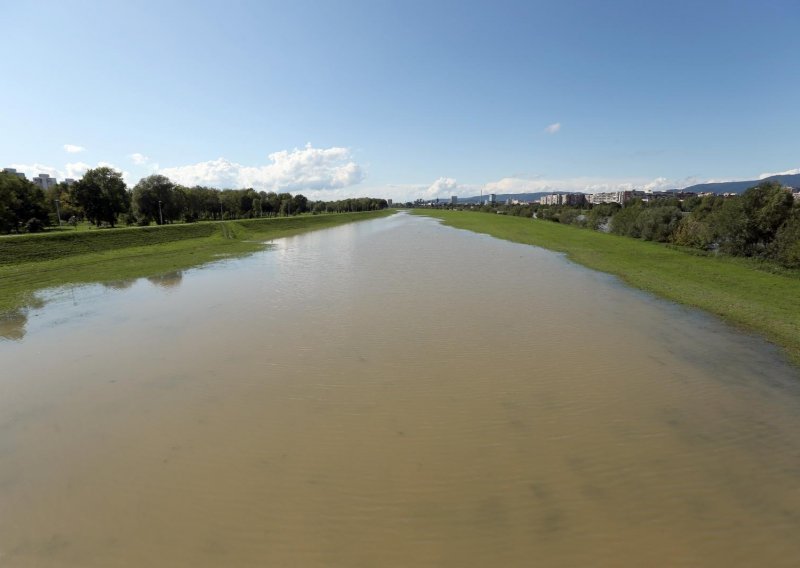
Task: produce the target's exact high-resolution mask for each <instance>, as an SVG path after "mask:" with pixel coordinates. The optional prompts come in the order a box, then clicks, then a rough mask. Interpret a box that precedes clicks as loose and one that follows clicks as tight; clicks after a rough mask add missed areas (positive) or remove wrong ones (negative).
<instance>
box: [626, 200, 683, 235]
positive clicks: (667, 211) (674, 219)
mask: <svg viewBox="0 0 800 568" xmlns="http://www.w3.org/2000/svg"><path fill="white" fill-rule="evenodd" d="M680 220H681V210H680V209H679V208H678V207H675V206H674V205H667V206H661V207H648V208H646V209H642V211H641V212H640V213H639V215H638V217H637V218H636V221H635V224H636V230H637V231H638V232H639V235H640V236H641V237H642V238H643V239H644V240H646V241H657V242H659V243H665V242H668V241H670V240H672V235H673V233H674V232H675V229H676V228H677V227H678V223H679V222H680Z"/></svg>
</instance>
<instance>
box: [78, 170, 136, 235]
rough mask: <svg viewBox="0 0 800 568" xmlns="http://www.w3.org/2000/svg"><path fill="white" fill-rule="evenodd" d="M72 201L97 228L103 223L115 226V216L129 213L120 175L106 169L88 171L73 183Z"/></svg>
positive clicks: (127, 194)
mask: <svg viewBox="0 0 800 568" xmlns="http://www.w3.org/2000/svg"><path fill="white" fill-rule="evenodd" d="M72 200H73V201H74V203H75V204H77V205H78V206H80V207H82V208H83V211H84V213H85V214H86V218H87V219H89V221H91V222H92V223H94V224H95V225H96V226H98V227H99V226H100V224H101V223H103V222H105V223H108V224H109V225H111V226H112V227H113V226H114V225H116V223H117V216H118V215H119V214H120V213H125V212H127V211H129V210H130V204H131V197H130V194H129V193H128V191H127V187H126V186H125V182H124V181H123V180H122V174H121V173H120V172H118V171H116V170H113V169H111V168H107V167H102V168H95V169H92V170H89V171H88V172H86V173H85V174H84V175H83V177H82V178H81V179H80V180H79V181H77V182H75V185H73V186H72Z"/></svg>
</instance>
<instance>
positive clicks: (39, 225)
mask: <svg viewBox="0 0 800 568" xmlns="http://www.w3.org/2000/svg"><path fill="white" fill-rule="evenodd" d="M25 231H26V232H28V233H41V232H42V231H44V223H43V222H42V220H41V219H39V218H37V217H31V218H30V219H28V222H27V223H25Z"/></svg>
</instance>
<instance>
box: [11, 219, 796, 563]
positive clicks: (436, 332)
mask: <svg viewBox="0 0 800 568" xmlns="http://www.w3.org/2000/svg"><path fill="white" fill-rule="evenodd" d="M275 244H276V246H275V248H273V249H271V250H269V251H265V252H263V253H258V254H255V255H253V256H251V257H248V258H244V259H237V260H232V261H227V262H225V263H221V264H219V265H213V266H211V267H206V268H203V269H198V270H190V271H186V272H184V273H183V274H182V275H180V276H179V277H169V278H165V279H157V280H154V281H152V282H148V281H145V280H141V281H138V282H136V283H135V284H133V285H132V286H129V287H127V288H124V289H118V290H115V289H110V288H104V287H102V286H95V287H86V288H81V289H78V290H73V291H71V292H67V291H61V292H56V293H54V294H53V297H52V299H51V301H50V302H49V303H48V304H46V305H45V306H43V307H42V308H41V309H39V310H33V311H31V313H29V314H28V316H27V321H25V322H22V323H21V325H22V326H24V328H25V330H26V333H27V335H25V336H24V337H16V339H17V340H16V341H6V342H3V343H0V363H2V368H3V369H4V372H3V379H2V380H1V381H0V466H1V467H0V511H2V512H3V514H2V515H0V564H2V565H3V566H6V565H8V566H141V565H194V566H219V565H231V566H242V565H245V566H246V565H272V566H284V565H299V566H358V565H369V566H408V565H416V566H442V565H458V566H487V565H504V566H530V565H531V564H532V563H536V564H541V565H546V566H575V565H592V566H641V565H664V564H667V565H702V566H752V565H769V566H790V565H792V564H793V562H792V561H793V560H794V559H796V558H798V557H800V541H799V540H798V539H797V538H796V535H797V534H798V532H799V531H800V514H798V513H797V511H800V493H798V490H797V488H798V479H800V387H799V386H798V385H800V382H798V381H797V378H798V377H797V372H796V370H794V369H793V368H791V367H789V366H788V365H787V364H786V363H785V362H784V361H782V360H781V359H780V357H779V355H778V353H777V352H776V350H775V349H774V348H772V347H770V346H769V345H767V344H766V343H764V342H762V341H761V340H759V339H757V338H755V337H752V336H748V335H743V334H740V333H737V332H735V331H733V330H731V329H729V328H727V327H726V326H724V325H722V324H721V323H720V322H718V321H717V320H715V319H713V318H709V317H707V316H704V315H702V314H699V313H697V312H693V311H690V310H687V309H684V308H681V307H678V306H675V305H673V304H669V303H666V302H661V301H658V300H655V299H653V298H652V297H650V296H647V295H645V294H641V293H639V292H636V291H633V290H631V289H629V288H626V287H624V286H621V285H619V284H618V283H616V281H615V280H614V279H613V278H610V277H608V276H606V275H603V274H598V273H594V272H591V271H589V270H586V269H583V268H581V267H578V266H575V265H573V264H570V263H569V262H567V261H565V260H564V259H563V258H562V257H560V256H558V255H555V254H552V253H549V252H547V251H543V250H541V249H536V248H533V247H529V246H524V245H516V244H512V243H508V242H503V241H499V240H495V239H491V238H489V237H486V236H482V235H475V234H472V233H468V232H464V231H457V230H453V229H449V228H446V227H441V226H439V225H438V224H437V223H436V222H435V221H433V220H431V219H423V218H417V217H410V216H407V215H398V216H395V217H392V218H387V219H379V220H375V221H369V222H364V223H359V224H355V225H345V226H341V227H337V228H334V229H330V230H324V231H319V232H314V233H308V234H304V235H300V236H297V237H292V238H288V239H282V240H279V241H276V243H275Z"/></svg>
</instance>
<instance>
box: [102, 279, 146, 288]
mask: <svg viewBox="0 0 800 568" xmlns="http://www.w3.org/2000/svg"><path fill="white" fill-rule="evenodd" d="M137 280H138V278H128V279H127V280H114V281H113V282H103V283H102V285H103V286H104V287H106V288H110V289H111V290H127V289H128V288H130V287H131V286H133V285H134V284H136V281H137Z"/></svg>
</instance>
